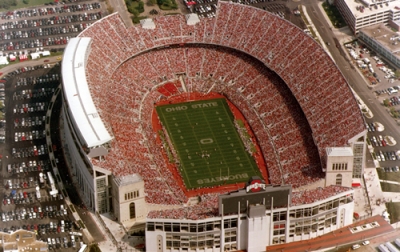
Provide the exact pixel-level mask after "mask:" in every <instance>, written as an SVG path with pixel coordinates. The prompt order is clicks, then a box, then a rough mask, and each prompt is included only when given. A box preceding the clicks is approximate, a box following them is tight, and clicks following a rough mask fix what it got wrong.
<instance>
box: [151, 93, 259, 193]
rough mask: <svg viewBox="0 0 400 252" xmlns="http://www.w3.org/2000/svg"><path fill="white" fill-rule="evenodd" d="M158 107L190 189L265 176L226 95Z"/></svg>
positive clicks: (159, 114)
mask: <svg viewBox="0 0 400 252" xmlns="http://www.w3.org/2000/svg"><path fill="white" fill-rule="evenodd" d="M156 110H157V113H158V116H159V118H160V121H161V122H162V124H163V126H164V127H165V129H166V130H167V132H168V135H169V138H170V139H171V142H172V144H173V145H174V146H173V148H174V150H175V151H176V153H177V156H178V159H179V160H178V161H177V162H178V163H179V167H178V168H179V169H180V172H181V174H182V177H183V179H184V183H185V185H186V187H187V188H188V189H195V188H199V187H206V186H215V185H221V184H224V183H226V184H232V183H236V182H247V181H248V180H249V178H250V177H251V176H259V177H261V173H260V171H259V169H258V167H257V164H256V163H255V161H254V159H253V157H252V156H250V155H249V154H248V152H247V151H246V150H245V148H244V145H243V142H242V140H241V138H240V136H239V134H238V132H237V130H236V128H235V126H234V124H233V121H234V117H233V114H232V112H231V111H230V109H229V106H228V104H227V103H226V100H225V99H223V98H220V99H212V100H202V101H194V102H185V103H179V104H169V105H162V106H157V107H156Z"/></svg>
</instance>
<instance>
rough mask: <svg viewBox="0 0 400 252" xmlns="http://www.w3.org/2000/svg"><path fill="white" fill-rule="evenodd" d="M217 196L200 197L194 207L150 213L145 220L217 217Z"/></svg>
mask: <svg viewBox="0 0 400 252" xmlns="http://www.w3.org/2000/svg"><path fill="white" fill-rule="evenodd" d="M218 195H219V194H215V193H214V194H212V193H210V194H206V195H201V196H200V202H199V203H198V204H196V205H191V206H187V207H182V208H177V209H167V210H155V211H150V212H149V213H148V215H147V218H150V219H166V218H168V219H179V220H182V219H187V220H202V219H206V218H210V217H215V216H218Z"/></svg>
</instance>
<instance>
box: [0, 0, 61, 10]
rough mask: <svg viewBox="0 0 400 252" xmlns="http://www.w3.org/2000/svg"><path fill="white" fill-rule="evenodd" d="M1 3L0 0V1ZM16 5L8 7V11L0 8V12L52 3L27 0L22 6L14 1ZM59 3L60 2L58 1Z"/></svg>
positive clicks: (21, 3) (20, 2)
mask: <svg viewBox="0 0 400 252" xmlns="http://www.w3.org/2000/svg"><path fill="white" fill-rule="evenodd" d="M0 1H1V0H0ZM16 1H17V5H16V6H10V8H8V9H2V8H0V12H3V11H11V10H16V9H22V8H27V7H32V6H38V5H44V4H45V3H51V2H54V1H51V0H29V2H28V4H24V3H23V2H22V0H16ZM60 2H61V1H60Z"/></svg>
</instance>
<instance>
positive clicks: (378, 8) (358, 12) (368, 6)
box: [345, 0, 400, 18]
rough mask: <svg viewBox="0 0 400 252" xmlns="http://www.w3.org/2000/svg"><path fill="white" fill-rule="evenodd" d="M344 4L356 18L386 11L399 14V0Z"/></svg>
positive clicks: (349, 2)
mask: <svg viewBox="0 0 400 252" xmlns="http://www.w3.org/2000/svg"><path fill="white" fill-rule="evenodd" d="M345 2H346V4H347V6H348V7H349V9H350V10H351V12H352V13H353V15H354V16H355V17H356V18H361V17H365V16H370V15H371V14H374V13H381V12H386V11H392V12H400V0H389V1H387V0H386V1H378V0H361V1H345Z"/></svg>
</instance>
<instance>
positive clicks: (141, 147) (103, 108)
mask: <svg viewBox="0 0 400 252" xmlns="http://www.w3.org/2000/svg"><path fill="white" fill-rule="evenodd" d="M219 9H220V10H219V11H218V13H217V17H216V18H214V19H202V20H201V22H200V23H198V24H197V25H195V26H188V25H186V21H185V19H184V17H183V16H172V17H171V16H168V17H166V16H158V17H155V18H154V19H153V20H154V23H155V24H156V28H155V29H153V30H151V29H144V28H142V27H140V26H133V27H131V28H125V26H124V24H123V22H122V20H121V19H120V18H119V16H118V15H117V14H112V15H110V16H108V17H106V18H103V19H101V20H99V21H97V22H96V23H94V24H93V25H92V26H91V27H89V28H88V29H86V30H85V31H84V32H82V33H81V34H80V35H79V36H80V37H91V38H92V43H91V51H90V54H89V55H88V63H87V66H86V70H87V78H88V82H89V86H90V91H91V94H92V97H93V100H94V102H95V104H96V106H97V108H98V111H99V114H100V116H101V117H102V119H103V120H104V123H105V124H106V127H107V128H108V129H109V130H110V133H111V134H112V135H113V136H114V137H115V141H114V142H113V144H112V149H111V152H110V154H109V155H108V156H107V157H106V158H105V159H104V160H102V161H99V160H93V163H95V164H96V165H98V166H101V167H104V168H107V169H110V170H112V171H113V174H115V176H123V175H126V174H131V173H139V174H140V175H141V176H142V177H143V178H144V180H145V190H146V194H147V195H146V202H148V203H154V204H178V203H181V202H186V201H187V196H186V195H185V194H184V192H183V190H182V188H181V186H180V185H179V183H178V182H176V179H174V178H175V176H176V175H174V174H173V173H172V172H171V171H170V170H169V169H167V165H166V163H165V160H164V157H163V154H162V153H161V150H160V149H159V148H156V143H155V139H154V135H153V132H152V129H151V127H150V126H149V125H150V123H149V122H151V115H152V111H153V107H154V103H155V102H157V101H159V100H160V99H162V97H161V96H170V95H174V94H175V93H176V91H173V92H172V91H171V92H170V91H168V92H167V91H163V92H161V91H160V90H170V89H167V87H166V86H163V84H165V83H170V82H171V80H172V81H173V82H174V83H177V84H176V85H177V86H176V90H179V92H201V93H208V92H218V93H223V94H224V95H225V96H226V97H227V99H229V100H230V101H231V102H233V103H234V104H235V105H236V106H237V107H238V108H239V109H240V111H241V112H242V113H243V115H244V116H245V118H246V119H247V120H248V122H249V124H250V125H251V126H252V130H253V132H254V134H255V136H256V138H257V140H258V143H259V145H260V148H261V150H262V152H263V155H264V159H265V162H266V164H267V167H268V174H269V178H268V180H269V181H270V183H272V184H292V185H293V186H294V187H298V186H302V185H305V184H309V183H312V182H315V181H317V180H319V179H321V178H322V177H323V173H322V167H321V159H322V160H323V159H324V156H325V155H326V154H325V148H326V147H329V146H346V145H347V144H348V142H347V141H348V140H349V139H351V138H353V137H354V136H356V135H357V134H359V133H360V132H362V131H363V130H364V127H365V125H364V123H363V119H362V116H361V113H360V111H359V109H358V106H357V103H356V101H355V99H354V97H353V95H352V93H351V91H350V89H349V87H348V86H347V84H346V82H345V79H344V78H343V76H342V75H341V73H340V72H339V71H338V70H337V68H336V67H335V66H334V63H333V62H332V61H331V59H330V58H329V56H327V55H326V53H325V52H324V51H323V50H322V49H321V48H320V47H319V46H318V44H317V43H316V42H315V41H313V40H312V39H311V38H309V37H308V36H307V35H305V34H304V33H303V32H302V31H301V30H300V29H298V28H296V27H294V26H292V25H290V24H289V23H287V21H285V20H282V19H278V18H276V17H275V16H274V15H272V14H270V13H268V12H264V11H262V10H258V9H255V8H252V7H246V8H243V7H242V6H240V5H237V4H228V3H225V2H220V3H219ZM234 34H235V36H234ZM236 34H239V35H238V36H236ZM266 37H268V39H265V38H266ZM265 66H266V67H267V68H270V69H271V70H273V71H274V72H276V73H277V75H276V74H275V73H273V72H272V71H270V70H269V69H267V68H266V67H265ZM305 66H307V67H305ZM310 71H311V73H310ZM180 74H183V76H181V77H182V78H181V79H179V75H180ZM328 84H329V85H328ZM180 85H182V86H180ZM327 86H328V88H327ZM171 90H173V89H171ZM321 97H324V98H323V100H321ZM116 111H118V113H116ZM132 146H135V148H132ZM320 157H321V159H320ZM322 165H323V164H322ZM331 190H333V189H331ZM334 191H335V190H333V192H334ZM203 197H208V196H203ZM209 197H211V196H209ZM214 206H215V205H214ZM196 207H199V208H201V207H202V206H201V205H200V204H199V205H198V206H196ZM196 207H194V209H193V214H192V213H190V215H191V216H192V215H193V216H195V215H196V214H195V213H197V210H196V209H195V208H196ZM204 209H209V208H208V206H207V207H205V208H204ZM214 210H215V209H211V210H210V211H209V212H210V213H213V212H214ZM177 211H178V210H176V211H175V210H174V211H172V212H171V215H175V214H177V213H176V212H177ZM207 211H208V210H207ZM207 211H206V212H207ZM178 212H179V211H178ZM159 214H160V213H158V212H156V213H154V216H158V215H159ZM205 215H207V214H205ZM196 216H202V215H201V214H199V215H196ZM193 218H194V217H193Z"/></svg>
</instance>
